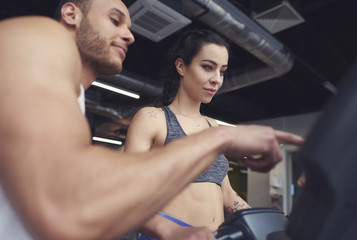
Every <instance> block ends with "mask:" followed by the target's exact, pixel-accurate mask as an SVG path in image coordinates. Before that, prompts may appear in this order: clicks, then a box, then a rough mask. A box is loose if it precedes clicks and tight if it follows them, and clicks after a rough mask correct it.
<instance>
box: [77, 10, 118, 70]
mask: <svg viewBox="0 0 357 240" xmlns="http://www.w3.org/2000/svg"><path fill="white" fill-rule="evenodd" d="M76 41H77V46H78V49H79V53H80V55H81V58H82V61H83V64H84V65H87V66H89V67H90V68H91V70H92V71H93V73H94V74H95V76H102V75H113V74H117V73H119V72H121V69H122V66H121V64H118V63H113V62H111V61H110V58H109V56H110V53H109V48H108V47H107V46H108V45H107V41H106V40H105V39H104V38H101V37H100V35H99V33H98V32H97V31H94V30H93V28H92V26H91V24H90V23H89V20H88V18H87V17H86V16H83V19H82V21H81V24H80V27H79V29H78V33H77V38H76Z"/></svg>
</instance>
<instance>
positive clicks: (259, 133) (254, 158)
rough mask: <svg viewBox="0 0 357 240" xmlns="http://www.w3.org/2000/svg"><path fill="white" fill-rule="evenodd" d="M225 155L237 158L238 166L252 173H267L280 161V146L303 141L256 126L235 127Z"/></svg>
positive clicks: (291, 135)
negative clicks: (246, 168)
mask: <svg viewBox="0 0 357 240" xmlns="http://www.w3.org/2000/svg"><path fill="white" fill-rule="evenodd" d="M231 131H237V135H235V136H234V139H233V140H232V144H231V146H230V148H229V149H228V151H227V155H232V156H235V157H239V158H240V160H239V164H240V166H243V167H248V168H250V169H251V170H253V171H258V172H268V171H269V170H271V169H272V168H273V167H274V166H275V165H276V164H277V163H278V162H280V161H281V160H282V153H281V150H280V144H292V145H297V146H299V145H301V144H303V143H304V139H303V138H302V137H300V136H297V135H295V134H292V133H288V132H284V131H279V130H274V129H273V128H271V127H266V126H258V125H237V126H236V128H234V130H233V129H232V130H231Z"/></svg>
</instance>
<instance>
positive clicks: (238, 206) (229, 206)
mask: <svg viewBox="0 0 357 240" xmlns="http://www.w3.org/2000/svg"><path fill="white" fill-rule="evenodd" d="M221 188H222V193H223V204H224V210H225V212H226V213H227V214H229V215H233V214H234V213H236V212H237V211H239V210H243V209H247V208H250V206H249V205H248V203H247V202H246V201H244V200H243V199H242V198H241V197H240V196H239V195H238V193H236V192H235V191H234V190H233V188H232V186H231V184H230V182H229V179H228V175H226V176H225V178H224V179H223V181H222V187H221Z"/></svg>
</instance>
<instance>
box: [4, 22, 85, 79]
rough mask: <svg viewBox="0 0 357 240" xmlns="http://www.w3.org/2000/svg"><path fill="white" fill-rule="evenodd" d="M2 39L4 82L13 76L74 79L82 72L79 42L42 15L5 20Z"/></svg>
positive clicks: (63, 28) (59, 25)
mask: <svg viewBox="0 0 357 240" xmlns="http://www.w3.org/2000/svg"><path fill="white" fill-rule="evenodd" d="M0 36H1V38H0V52H1V54H0V62H1V64H0V71H1V72H2V74H3V78H4V79H6V78H8V79H9V78H10V76H13V78H15V77H16V78H17V79H22V78H24V76H25V75H26V76H28V77H31V81H35V80H39V81H42V80H46V79H47V80H46V82H49V81H48V78H53V77H54V76H58V78H67V79H71V78H73V76H74V75H75V74H77V75H78V74H79V73H80V70H81V60H80V56H79V53H78V48H77V45H76V43H75V40H74V38H73V36H71V35H70V33H69V32H68V30H67V29H66V28H65V27H64V26H62V24H60V23H59V22H57V21H56V20H54V19H51V18H48V17H40V16H28V17H16V18H9V19H5V20H2V21H1V22H0ZM19 69H21V71H19ZM25 79H26V78H25ZM4 81H5V80H4ZM6 81H7V82H8V83H7V84H10V83H9V82H11V81H8V80H6ZM13 84H16V83H15V82H13Z"/></svg>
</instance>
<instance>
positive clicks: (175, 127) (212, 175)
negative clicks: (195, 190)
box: [162, 106, 229, 186]
mask: <svg viewBox="0 0 357 240" xmlns="http://www.w3.org/2000/svg"><path fill="white" fill-rule="evenodd" d="M162 109H163V110H164V112H165V116H166V125H167V135H166V139H165V144H167V143H169V142H170V141H172V140H175V139H177V138H180V137H184V136H187V135H186V133H185V132H184V131H183V129H182V127H181V125H180V123H179V122H178V120H177V118H176V115H175V114H174V113H173V112H172V111H171V109H170V108H169V107H167V106H164V107H162ZM207 123H208V125H209V126H210V127H211V124H210V123H209V121H208V120H207ZM228 168H229V164H228V160H227V158H226V157H225V156H224V155H223V154H220V155H219V156H218V158H217V160H216V162H215V163H214V164H213V165H212V166H211V167H210V168H209V169H208V170H207V171H206V172H204V173H203V174H202V175H201V176H199V177H198V178H197V179H196V180H195V181H194V182H213V183H216V184H218V185H219V186H221V184H222V181H223V178H224V177H225V176H226V175H227V172H228Z"/></svg>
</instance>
